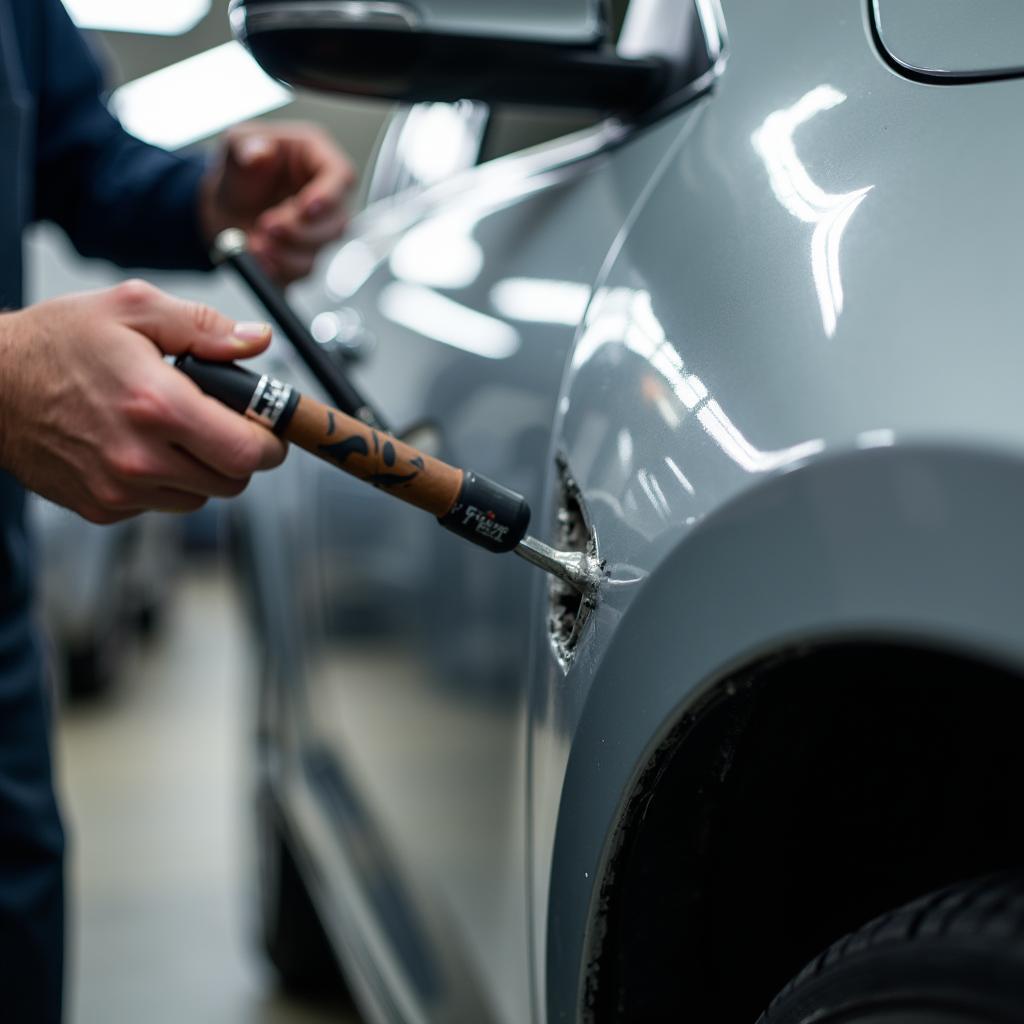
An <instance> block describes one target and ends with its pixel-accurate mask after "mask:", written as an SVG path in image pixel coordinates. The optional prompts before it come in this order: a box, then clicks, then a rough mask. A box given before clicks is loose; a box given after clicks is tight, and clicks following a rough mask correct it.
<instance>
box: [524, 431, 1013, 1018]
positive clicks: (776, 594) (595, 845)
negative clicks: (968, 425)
mask: <svg viewBox="0 0 1024 1024" xmlns="http://www.w3.org/2000/svg"><path fill="white" fill-rule="evenodd" d="M1021 508H1024V464H1022V461H1021V459H1020V458H1018V457H1017V455H1016V454H1015V453H1013V452H1007V451H991V450H985V451H982V450H978V449H966V448H948V447H941V446H930V447H921V448H910V447H907V448H892V449H877V450H871V451H860V452H853V453H847V454H845V455H839V456H836V457H832V458H828V459H823V460H820V461H819V462H817V463H815V464H813V465H810V466H807V467H805V468H802V469H800V470H798V471H795V472H790V473H786V474H783V475H781V476H779V477H776V478H774V479H772V480H769V481H766V482H764V483H763V484H760V485H759V486H757V487H755V488H752V489H751V490H750V491H749V492H747V493H745V494H744V495H741V496H740V497H739V498H738V499H735V500H733V501H732V502H730V503H729V504H728V505H727V506H725V507H724V508H722V509H721V510H719V511H718V512H716V513H715V514H714V515H712V516H710V517H708V519H707V520H706V521H705V522H704V523H702V524H700V526H699V527H698V528H697V529H695V530H694V531H693V532H692V533H691V534H690V535H689V536H687V537H685V538H684V539H683V540H682V541H681V542H680V543H679V544H678V545H676V546H675V547H674V548H673V550H672V551H671V552H670V553H669V554H668V556H667V557H666V558H665V559H664V560H663V562H662V563H661V565H660V567H659V568H658V570H657V571H656V572H655V573H654V574H653V575H652V576H651V577H650V578H649V579H648V580H647V582H646V583H645V584H644V586H643V588H642V589H641V591H640V592H639V593H638V595H637V597H636V598H635V600H634V601H633V602H632V604H631V605H630V607H629V609H628V610H627V611H626V613H625V615H624V616H623V617H622V619H621V622H620V623H619V624H618V626H617V627H616V629H615V633H614V636H613V637H612V639H611V640H610V642H609V644H608V647H607V650H606V651H605V652H604V654H603V655H602V657H601V659H600V664H599V666H598V667H597V668H596V670H595V672H594V674H593V677H592V678H591V680H590V683H589V687H588V692H587V694H586V697H585V700H584V701H583V702H582V711H581V714H580V717H579V719H578V721H577V722H576V723H575V725H574V728H573V732H572V737H571V745H570V749H569V756H568V762H567V766H566V771H565V776H564V782H563V785H562V789H561V799H560V804H559V810H558V817H557V824H556V828H555V836H554V846H553V853H552V868H551V874H550V879H549V892H550V896H549V899H548V904H547V913H548V916H547V921H546V923H545V926H542V927H544V932H543V933H544V934H545V938H546V941H545V946H544V949H543V959H544V971H545V976H546V980H545V982H544V990H545V1002H546V1008H547V1019H548V1020H549V1021H563V1020H564V1021H568V1020H581V1019H583V1020H588V1019H589V1020H595V1019H596V1020H601V1019H607V1016H605V1017H604V1018H602V1017H600V1016H595V1015H596V1014H600V1013H601V1012H602V1003H601V1000H602V999H604V998H605V996H606V995H607V992H608V991H609V990H608V989H607V988H606V989H605V990H604V994H603V995H601V996H598V994H597V993H599V992H601V989H602V974H604V977H605V980H606V981H607V977H608V975H607V971H606V965H607V960H606V959H603V958H602V957H603V953H602V951H603V950H607V948H608V936H609V932H610V930H614V927H615V926H616V925H615V921H614V920H613V919H612V917H611V916H610V915H611V901H612V900H613V898H614V895H615V893H616V891H617V888H616V887H617V886H618V885H619V884H620V883H621V880H622V877H623V874H622V872H623V871H624V870H625V869H624V864H623V861H622V860H621V851H622V850H623V849H624V848H625V847H626V845H627V844H628V842H629V841H630V836H631V835H632V834H633V832H634V830H635V829H636V828H637V823H638V822H643V821H644V820H645V819H650V816H651V814H652V813H653V812H652V806H653V804H652V801H653V799H654V796H653V794H655V793H657V792H658V785H659V783H660V782H663V781H664V779H665V776H666V771H667V768H666V766H667V765H669V764H670V763H671V759H672V757H673V756H674V755H675V753H676V751H677V750H681V749H682V748H683V747H684V746H686V747H687V748H688V750H689V751H693V750H695V749H698V748H697V747H695V746H693V745H692V744H693V742H694V737H695V736H696V733H695V731H694V730H695V726H696V724H697V723H702V722H705V721H707V722H711V721H712V718H713V719H714V721H716V722H719V721H723V720H728V717H729V715H730V714H737V713H738V710H739V708H740V706H741V705H740V703H734V702H735V701H741V702H742V700H743V699H744V698H743V697H742V695H743V694H748V693H749V692H753V691H754V690H757V691H758V692H760V688H761V686H762V680H764V679H770V680H772V681H773V686H777V685H778V681H779V680H780V679H782V678H784V677H785V676H784V673H783V674H782V675H780V674H779V673H782V672H783V666H786V667H788V668H790V669H795V668H796V667H797V666H802V667H803V668H802V671H808V670H809V668H808V667H809V666H813V665H814V664H816V663H818V662H816V661H815V659H819V658H822V657H828V658H835V657H836V656H837V655H836V652H837V651H842V652H847V653H849V652H851V651H860V652H868V653H869V654H870V656H872V657H876V658H877V657H880V655H881V653H882V652H889V653H891V654H892V655H893V656H894V657H898V658H900V659H905V658H920V659H925V660H927V659H933V658H935V659H945V660H947V662H948V664H950V665H952V664H954V663H955V664H956V665H959V666H961V667H962V666H971V667H972V677H973V676H974V675H976V674H977V673H984V674H985V675H986V678H988V679H990V680H995V679H997V678H998V679H1000V680H1003V682H1002V683H999V684H998V685H997V684H996V683H995V682H992V683H991V684H990V685H991V686H995V687H996V689H998V690H999V692H1000V693H1001V694H1003V695H1004V697H1005V700H1006V701H1007V702H1008V703H1007V704H1006V708H1005V709H1004V710H1005V711H1006V713H1007V714H1009V711H1010V710H1014V711H1015V710H1017V703H1016V702H1017V700H1018V699H1019V697H1020V695H1021V694H1024V687H1019V686H1017V685H1016V682H1017V680H1018V678H1019V676H1018V673H1019V672H1020V671H1021V667H1022V666H1024V636H1022V635H1021V633H1022V632H1024V631H1021V630H1020V628H1019V624H1020V623H1021V622H1024V550H1022V549H1024V545H1020V544H1019V543H1017V538H1018V534H1019V527H1018V524H1017V521H1016V518H1017V517H1016V514H1015V511H1014V510H1016V509H1021ZM723 566H729V567H730V569H729V571H728V572H723ZM737 595H740V596H741V598H742V600H738V599H737ZM868 653H865V654H864V656H865V657H867V656H868ZM923 663H924V662H917V664H923ZM949 678H950V679H952V676H949ZM958 678H960V679H961V680H962V679H963V678H965V676H964V673H963V672H961V673H960V675H959V676H958ZM755 679H756V680H758V682H757V683H756V685H755V683H754V682H753V680H755ZM1010 679H1012V680H1013V681H1014V683H1013V685H1006V683H1005V681H1006V680H1010ZM624 681H626V682H624ZM787 685H795V684H787ZM889 685H890V687H891V685H892V684H889ZM969 689H970V688H969ZM982 689H983V688H982V687H979V686H977V685H975V686H974V687H973V693H974V694H975V697H976V696H977V694H979V693H980V692H981V691H982ZM773 692H782V690H773ZM841 692H847V693H848V694H850V695H852V696H851V698H850V699H852V700H853V701H854V704H855V706H858V707H865V708H867V707H875V708H876V709H877V708H878V707H879V700H878V694H874V695H872V692H871V687H868V686H867V685H866V684H865V683H864V682H863V681H860V682H854V683H852V684H850V686H849V687H848V688H847V689H846V690H845V691H844V688H843V687H838V686H837V687H834V688H832V689H831V690H829V689H826V688H822V689H821V693H825V694H836V695H838V694H840V693H841ZM958 692H959V691H958ZM963 692H967V691H963ZM986 692H987V691H986ZM886 693H891V694H895V693H896V691H895V690H892V689H889V690H883V691H881V696H882V697H883V698H884V697H885V695H886ZM723 695H724V696H723ZM869 696H871V700H868V697H869ZM1000 699H1001V700H1002V699H1003V697H1001V698H1000ZM800 706H801V707H804V708H806V709H808V713H810V710H811V708H812V705H800ZM831 706H833V707H835V706H838V704H834V705H831ZM974 706H975V707H976V708H978V709H982V710H983V709H984V707H985V705H984V704H983V703H978V702H977V701H976V702H975V704H974ZM883 707H884V701H883ZM817 710H818V711H819V712H820V708H818V709H817ZM1020 710H1024V704H1022V705H1021V707H1020ZM723 715H724V716H726V717H725V719H722V717H721V716H723ZM705 716H709V717H705ZM815 720H816V719H815V718H814V715H813V714H812V715H811V717H810V718H809V719H808V721H811V722H812V721H815ZM1006 720H1007V718H1006V717H1005V716H1004V717H1003V721H1006ZM702 735H704V733H703V732H702ZM707 735H712V736H715V737H716V739H715V742H714V743H712V744H711V745H710V746H707V747H705V748H701V749H702V758H703V760H702V764H703V766H704V770H706V771H710V772H711V774H712V776H714V774H715V773H716V772H717V773H719V774H720V775H722V777H723V778H725V777H727V776H728V772H727V771H726V768H727V767H728V764H729V757H730V755H729V747H728V744H727V743H725V742H724V737H726V736H727V735H728V730H725V731H718V732H715V731H714V730H712V731H710V732H708V733H707ZM684 736H685V737H688V740H687V743H686V744H684V743H683V737H684ZM879 763H880V764H881V763H882V761H881V760H879ZM1014 766H1015V767H1016V764H1015V765H1014ZM692 827H693V828H695V829H698V830H699V829H702V828H707V827H709V825H708V819H707V818H702V817H700V816H699V815H698V816H697V817H696V818H694V819H693V822H692ZM1014 841H1016V840H1014ZM988 867H989V865H987V864H981V869H983V870H984V869H987V868H988ZM678 874H679V870H678V866H677V875H678ZM910 895H913V893H911V894H910ZM627 938H628V937H627ZM784 980H785V979H784V978H783V979H782V981H784Z"/></svg>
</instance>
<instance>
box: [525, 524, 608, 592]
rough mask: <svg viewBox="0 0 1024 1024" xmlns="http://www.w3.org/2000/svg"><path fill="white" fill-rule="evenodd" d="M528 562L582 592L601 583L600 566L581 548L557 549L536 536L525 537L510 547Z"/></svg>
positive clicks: (595, 587)
mask: <svg viewBox="0 0 1024 1024" xmlns="http://www.w3.org/2000/svg"><path fill="white" fill-rule="evenodd" d="M513 550H514V551H515V553H516V554H517V555H518V556H519V557H520V558H524V559H526V561H527V562H529V563H530V564H531V565H535V566H537V568H538V569H543V570H544V571H545V572H547V573H550V574H551V575H552V576H555V577H557V578H558V579H560V580H562V582H564V583H568V584H569V586H570V587H572V588H573V589H574V590H578V591H579V592H580V593H581V594H592V593H593V592H594V591H596V590H597V589H598V588H599V587H600V586H601V580H602V579H603V576H602V573H601V566H600V564H599V563H598V562H597V560H596V559H594V558H592V557H591V556H590V555H588V554H586V553H584V552H582V551H558V550H557V549H556V548H552V547H549V546H548V545H547V544H545V543H544V542H543V541H539V540H537V539H536V538H535V537H524V538H523V539H522V540H521V541H520V542H519V543H518V544H517V545H516V547H515V548H514V549H513Z"/></svg>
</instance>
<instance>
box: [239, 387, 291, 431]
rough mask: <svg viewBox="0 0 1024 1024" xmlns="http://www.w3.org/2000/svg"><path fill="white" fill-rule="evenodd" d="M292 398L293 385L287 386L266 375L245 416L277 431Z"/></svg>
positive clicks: (255, 392) (253, 395) (254, 393)
mask: <svg viewBox="0 0 1024 1024" xmlns="http://www.w3.org/2000/svg"><path fill="white" fill-rule="evenodd" d="M291 397H292V386H291V384H285V383H283V382H282V381H279V380H276V379H275V378H274V377H268V376H267V375H266V374H264V375H263V376H262V377H260V382H259V384H257V385H256V390H255V391H254V392H253V394H252V400H251V401H250V402H249V408H248V409H246V411H245V415H246V416H248V417H249V419H251V420H255V421H256V422H257V423H262V424H263V426H265V427H270V429H271V430H276V428H277V423H278V420H280V419H281V413H283V412H284V410H285V407H286V406H287V405H288V400H289V399H290V398H291Z"/></svg>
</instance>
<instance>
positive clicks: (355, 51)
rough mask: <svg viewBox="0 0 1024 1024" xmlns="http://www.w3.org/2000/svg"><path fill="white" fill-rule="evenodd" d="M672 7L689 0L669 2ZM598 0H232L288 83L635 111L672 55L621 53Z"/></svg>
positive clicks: (259, 49)
mask: <svg viewBox="0 0 1024 1024" xmlns="http://www.w3.org/2000/svg"><path fill="white" fill-rule="evenodd" d="M674 2H675V3H677V4H679V5H680V6H682V5H684V4H685V3H687V2H688V0H674ZM602 12H603V5H602V4H601V2H600V0H232V2H231V6H230V17H231V24H232V28H233V30H234V32H235V34H236V36H237V37H238V38H239V39H240V40H241V41H242V42H243V43H244V44H245V45H246V46H247V47H248V48H249V49H250V50H251V51H252V54H253V56H254V57H255V58H256V60H257V61H258V62H259V63H260V64H261V65H262V66H263V68H264V69H265V70H266V71H267V72H268V73H269V74H271V75H273V76H274V77H275V78H279V79H281V80H282V81H284V82H287V83H288V84H290V85H295V86H301V87H304V88H307V89H315V90H319V91H326V92H337V93H349V94H354V95H357V96H369V97H377V98H380V99H388V100H398V101H402V102H406V103H419V102H423V101H441V102H454V101H455V100H460V99H470V100H479V101H482V102H486V103H517V104H529V105H532V106H551V107H580V108H586V109H590V110H599V111H622V112H628V111H636V110H639V109H643V108H645V107H649V106H651V105H653V104H654V103H655V102H656V101H657V100H659V99H660V98H661V97H662V96H663V95H664V94H665V92H666V90H667V88H668V86H669V84H670V82H671V79H672V73H671V69H670V66H669V64H668V63H667V62H666V61H663V60H661V59H658V58H654V57H635V58H626V57H622V56H619V55H618V54H617V53H616V52H615V50H614V49H612V48H611V47H610V46H609V45H608V44H607V40H606V36H607V32H606V26H605V23H604V18H603V16H602Z"/></svg>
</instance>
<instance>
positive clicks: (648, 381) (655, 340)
mask: <svg viewBox="0 0 1024 1024" xmlns="http://www.w3.org/2000/svg"><path fill="white" fill-rule="evenodd" d="M616 349H619V350H622V349H624V350H626V351H628V352H629V353H631V354H632V355H634V356H639V357H640V358H641V359H643V360H644V361H645V362H646V363H647V364H648V366H649V367H650V370H651V371H652V372H651V373H650V374H648V375H646V376H641V392H642V395H643V397H644V399H645V401H646V402H647V404H648V405H649V406H650V407H652V408H653V409H655V410H656V411H657V413H658V415H659V416H660V418H661V419H662V421H663V422H664V424H665V426H667V427H668V428H669V429H670V430H676V429H678V428H680V427H682V426H683V424H684V421H685V419H686V417H687V416H688V415H690V414H692V415H693V417H694V418H695V419H696V420H697V422H698V423H699V424H700V426H701V427H702V428H703V430H704V431H705V433H706V434H707V436H708V437H710V438H711V440H713V441H714V442H715V444H716V445H718V447H719V448H720V449H721V451H722V453H723V454H725V455H726V456H728V458H730V459H731V460H732V461H733V462H734V463H735V464H736V465H737V466H739V467H740V468H741V469H743V470H745V471H746V472H748V473H767V472H771V471H773V470H778V469H781V468H783V467H786V466H791V465H793V464H795V463H798V462H800V461H801V460H803V459H807V458H810V457H811V456H813V455H816V454H818V453H819V452H821V451H822V450H823V449H824V447H825V444H824V442H823V441H822V440H820V439H814V440H809V441H804V442H801V443H800V444H796V445H792V446H790V447H788V448H781V449H777V450H774V451H770V450H769V451H766V450H762V449H760V448H758V447H757V446H756V445H755V444H754V443H753V442H752V441H750V440H749V438H747V437H746V436H745V435H744V433H743V431H742V430H740V428H739V427H737V426H736V424H735V423H734V422H733V420H732V419H731V418H730V417H729V415H728V414H727V413H726V411H725V410H724V409H723V408H722V406H721V404H720V403H719V402H718V400H717V399H716V398H715V397H714V395H712V394H711V393H710V391H709V390H708V387H707V385H706V384H705V383H704V381H703V380H702V379H701V378H700V377H699V376H698V375H697V374H695V373H689V372H688V371H687V369H686V366H685V363H684V361H683V357H682V355H681V354H680V352H679V349H678V348H677V347H676V345H675V344H673V342H672V341H671V340H670V339H669V338H668V337H667V336H666V334H665V330H664V328H663V327H662V325H661V323H660V321H659V320H658V318H657V316H656V315H655V313H654V308H653V304H652V301H651V296H650V293H649V292H647V291H644V290H642V289H632V288H612V289H607V290H604V291H599V292H598V293H597V295H596V296H595V299H594V305H593V308H592V311H591V314H590V316H589V317H588V321H587V326H586V329H585V330H584V332H583V334H582V336H581V338H580V340H579V343H578V344H577V346H576V351H575V352H574V353H573V358H572V369H573V372H574V373H580V372H582V371H583V370H584V369H585V367H586V365H587V364H588V363H589V362H591V361H592V360H594V359H595V358H597V357H598V355H599V353H606V354H607V355H608V356H609V358H611V359H614V358H616V355H615V350H616ZM673 465H674V463H673ZM640 472H641V473H644V475H643V476H640V475H638V477H637V480H638V483H639V484H640V486H641V489H642V490H643V492H644V494H645V495H647V497H648V498H649V500H650V502H651V504H652V505H653V506H654V508H655V509H656V510H657V511H658V513H659V514H662V515H663V514H664V513H665V510H666V509H667V503H666V502H665V501H664V495H663V492H662V491H661V489H660V487H659V486H658V483H657V478H656V477H655V476H654V475H653V474H652V473H651V472H650V471H646V472H645V471H640ZM681 473H682V471H681V470H679V467H678V466H676V467H675V470H674V472H673V475H677V474H681ZM677 479H678V475H677ZM684 479H685V477H684ZM684 489H687V490H688V492H689V493H690V494H693V493H694V490H693V485H692V484H690V483H689V481H688V480H687V486H686V487H685V488H684Z"/></svg>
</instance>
